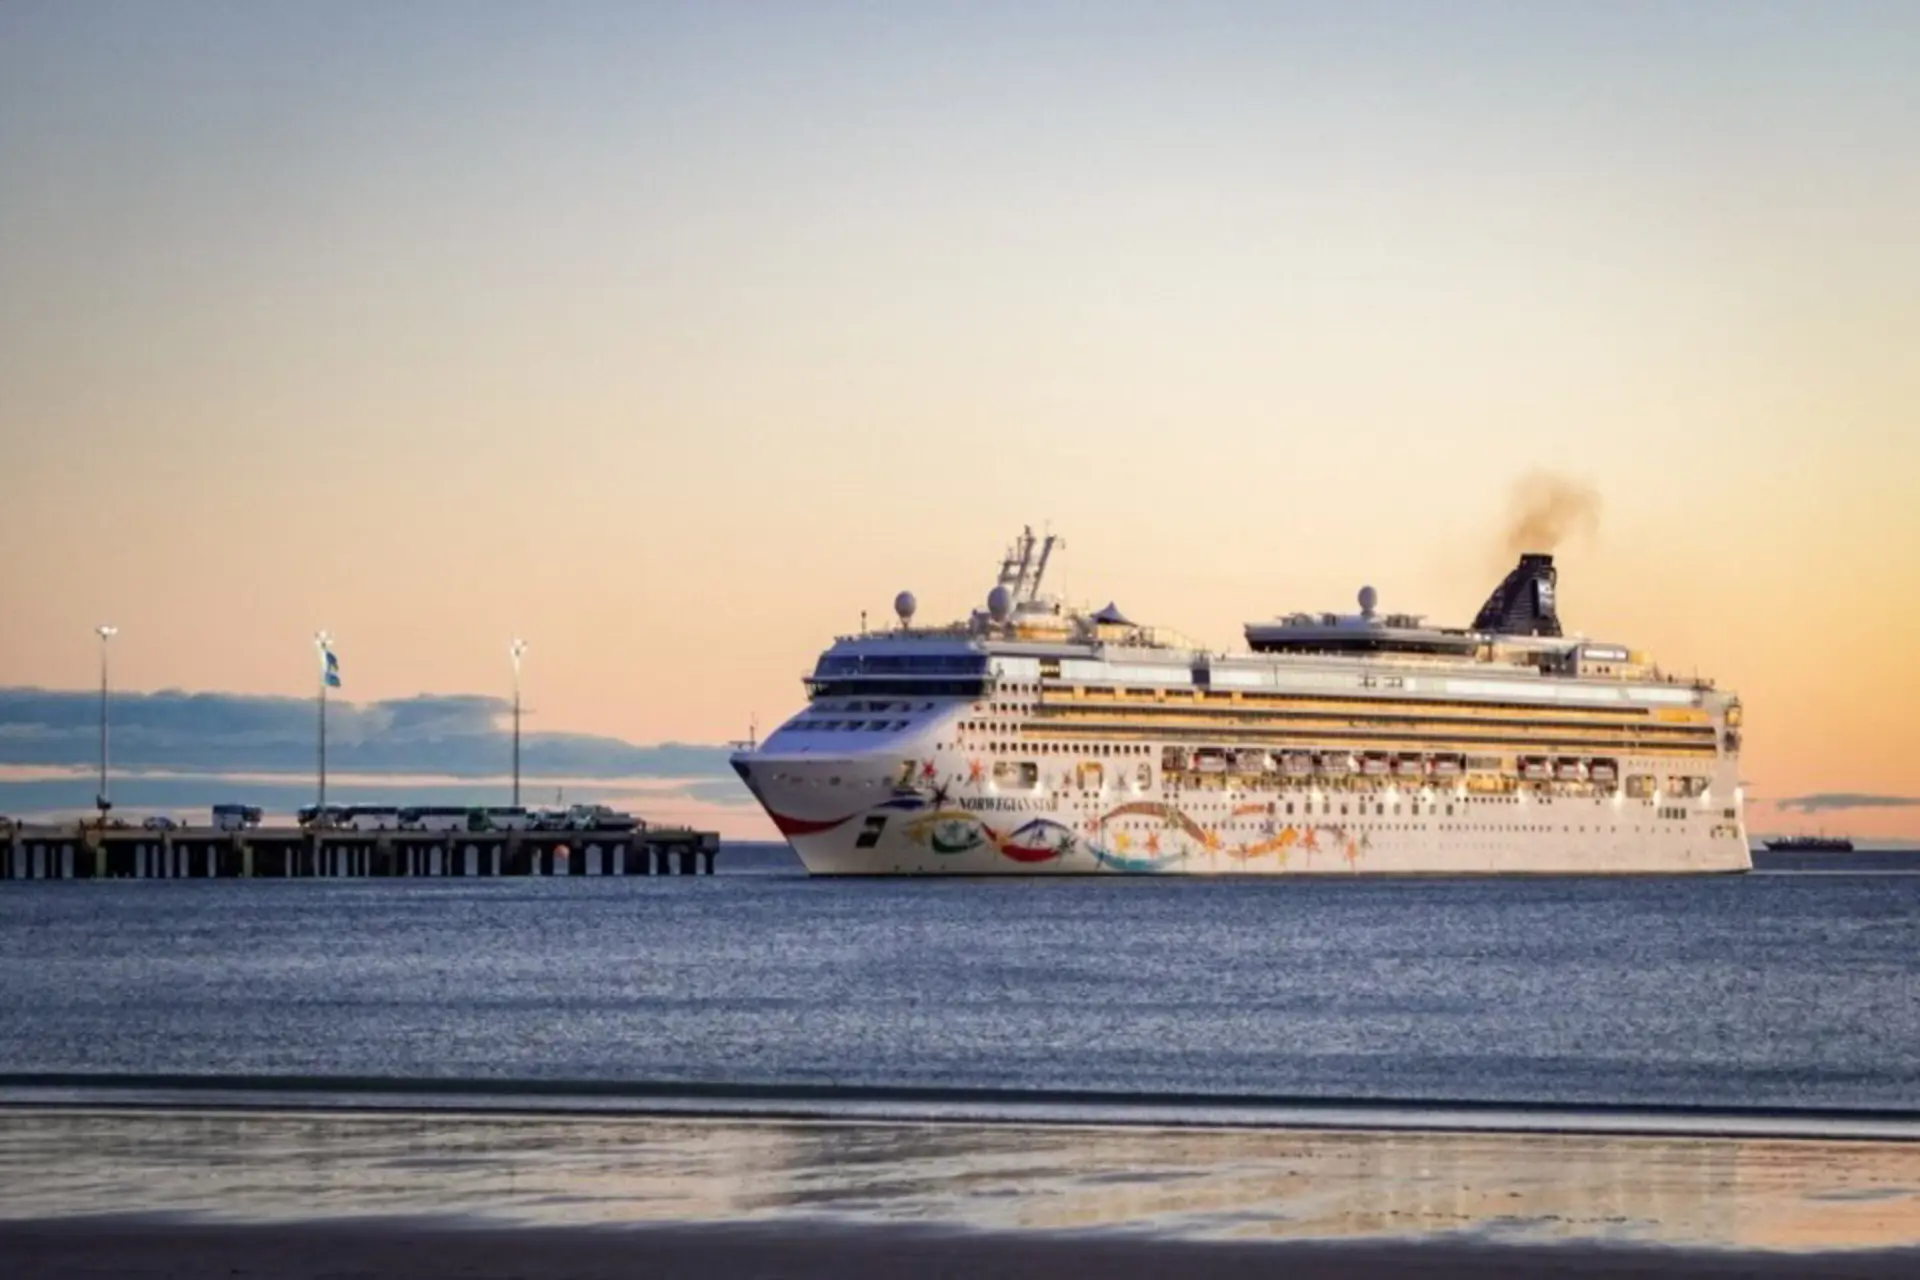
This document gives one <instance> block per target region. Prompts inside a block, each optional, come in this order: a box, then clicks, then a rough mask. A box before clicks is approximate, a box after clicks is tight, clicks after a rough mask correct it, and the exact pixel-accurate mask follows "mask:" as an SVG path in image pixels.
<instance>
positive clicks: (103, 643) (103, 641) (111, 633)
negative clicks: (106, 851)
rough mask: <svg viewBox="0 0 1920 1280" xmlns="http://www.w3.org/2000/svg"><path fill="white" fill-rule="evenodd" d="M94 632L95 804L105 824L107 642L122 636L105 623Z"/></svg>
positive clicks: (108, 804)
mask: <svg viewBox="0 0 1920 1280" xmlns="http://www.w3.org/2000/svg"><path fill="white" fill-rule="evenodd" d="M93 631H94V634H95V635H97V636H99V637H100V794H99V795H97V796H95V797H94V801H93V802H94V804H96V805H98V806H99V809H100V821H101V822H103V823H104V822H105V821H106V820H107V810H109V809H111V808H113V801H112V800H110V799H108V798H107V642H108V641H109V640H111V639H113V638H114V637H115V636H117V635H119V634H120V628H118V627H110V626H108V625H107V624H106V623H104V622H103V623H101V624H100V625H99V626H97V627H95V628H94V629H93Z"/></svg>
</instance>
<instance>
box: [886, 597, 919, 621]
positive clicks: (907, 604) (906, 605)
mask: <svg viewBox="0 0 1920 1280" xmlns="http://www.w3.org/2000/svg"><path fill="white" fill-rule="evenodd" d="M919 607H920V602H919V601H918V600H915V599H914V598H913V592H911V591H902V592H901V593H900V594H899V595H897V596H895V597H894V598H893V611H894V612H895V613H897V614H899V615H900V621H901V622H903V623H904V622H912V621H913V611H914V610H915V609H917V608H919Z"/></svg>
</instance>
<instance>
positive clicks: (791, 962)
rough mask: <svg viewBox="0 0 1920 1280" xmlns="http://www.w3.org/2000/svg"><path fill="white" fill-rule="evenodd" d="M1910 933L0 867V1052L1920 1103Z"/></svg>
mask: <svg viewBox="0 0 1920 1280" xmlns="http://www.w3.org/2000/svg"><path fill="white" fill-rule="evenodd" d="M725 857H726V855H723V864H724V861H725ZM735 861H736V866H737V865H739V864H740V862H741V860H740V859H736V860H735ZM1917 961H1920V876H1916V875H1903V874H1849V873H1835V874H1812V875H1796V874H1774V875H1753V876H1748V877H1740V878H1715V879H1707V880H1672V881H1651V880H1615V881H1605V880H1567V881H1558V880H1543V881H1468V880H1462V881H1431V882H1428V881H1419V882H1409V881H1401V882H1392V881H1345V882H1341V881H1326V882H1304V881H1294V882H1284V883H1278V882H1272V881H1265V882H1262V881H1233V882H1228V881H1206V880H1199V879H1184V880H1173V879H1151V880H1150V879H1124V880H1123V879H1098V880H1092V879H1087V880H1072V881H1064V882H1048V881H1041V880H1031V881H1010V882H965V883H941V882H930V881H904V880H900V881H874V882H862V883H835V882H823V881H811V880H808V879H806V878H804V877H803V876H801V875H799V874H798V873H797V872H793V871H790V870H786V869H785V868H784V867H783V866H782V865H780V864H778V863H773V864H763V866H762V868H761V869H760V870H759V871H757V872H749V873H745V874H723V875H719V876H714V877H710V878H691V877H689V878H680V877H674V878H668V879H626V880H600V879H595V880H500V881H478V882H475V881H464V882H463V881H457V880H456V881H437V882H436V881H411V882H409V881H382V882H372V883H369V882H326V881H297V882H277V881H255V882H252V883H244V884H243V883H232V882H227V883H219V882H214V883H207V882H187V883H178V882H175V883H167V882H149V883H141V882H118V883H104V884H86V883H78V884H58V883H53V884H47V883H29V884H9V885H6V886H5V887H4V889H3V890H0V1028H3V1029H4V1033H3V1034H0V1073H7V1072H81V1071H84V1072H178V1073H195V1074H200V1073H212V1074H237V1075H274V1074H302V1075H317V1074H342V1075H362V1076H364V1075H381V1076H396V1077H409V1078H421V1079H435V1078H439V1079H446V1078H490V1079H500V1078H526V1077H543V1078H555V1079H598V1080H631V1081H703V1082H710V1081H727V1082H740V1083H767V1084H793V1083H807V1084H822V1083H831V1084H844V1085H934V1086H968V1087H987V1088H1022V1089H1026V1088H1042V1089H1073V1090H1079V1089H1086V1090H1120V1091H1128V1092H1137V1093H1146V1094H1154V1093H1171V1092H1178V1093H1196V1092H1203V1093H1205V1092H1222V1093H1263V1094H1275V1095H1286V1096H1291V1097H1327V1098H1353V1099H1364V1098H1394V1099H1408V1100H1411V1099H1418V1100H1430V1101H1436V1102H1439V1101H1463V1100H1485V1101H1498V1102H1539V1103H1552V1104H1566V1105H1579V1104H1594V1103H1602V1104H1613V1103H1659V1104H1666V1103H1682V1104H1700V1105H1714V1106H1727V1105H1740V1106H1751V1105H1763V1106H1817V1107H1836V1106H1838V1107H1859V1108H1915V1107H1920V980H1916V977H1915V966H1916V962H1917Z"/></svg>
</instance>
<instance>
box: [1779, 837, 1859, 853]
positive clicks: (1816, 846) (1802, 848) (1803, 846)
mask: <svg viewBox="0 0 1920 1280" xmlns="http://www.w3.org/2000/svg"><path fill="white" fill-rule="evenodd" d="M1767 852H1768V853H1852V852H1853V841H1851V840H1849V839H1847V838H1846V837H1845V836H1781V837H1780V838H1779V839H1778V840H1769V841H1767Z"/></svg>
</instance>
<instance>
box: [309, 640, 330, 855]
mask: <svg viewBox="0 0 1920 1280" xmlns="http://www.w3.org/2000/svg"><path fill="white" fill-rule="evenodd" d="M332 639H333V637H331V636H329V635H328V634H327V633H326V632H325V631H321V632H318V633H317V634H315V636H314V637H313V644H314V648H316V649H317V650H319V653H320V700H319V708H320V770H319V781H320V798H319V801H318V804H319V809H320V813H319V814H316V819H318V818H320V817H321V815H324V813H325V812H326V808H327V645H328V643H329V642H330V641H331V640H332Z"/></svg>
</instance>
